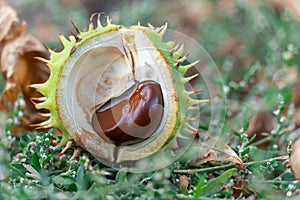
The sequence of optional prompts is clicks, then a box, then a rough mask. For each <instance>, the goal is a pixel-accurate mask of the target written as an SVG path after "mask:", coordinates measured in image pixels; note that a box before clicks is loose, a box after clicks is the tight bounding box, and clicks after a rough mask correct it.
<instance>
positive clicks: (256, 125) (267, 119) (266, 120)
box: [246, 111, 275, 149]
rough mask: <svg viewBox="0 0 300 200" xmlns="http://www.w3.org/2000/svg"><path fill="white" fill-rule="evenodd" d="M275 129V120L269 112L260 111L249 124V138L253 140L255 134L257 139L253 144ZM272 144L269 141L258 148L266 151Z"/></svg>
mask: <svg viewBox="0 0 300 200" xmlns="http://www.w3.org/2000/svg"><path fill="white" fill-rule="evenodd" d="M274 127H275V118H274V117H273V116H272V114H271V113H270V112H269V111H259V112H258V113H256V114H255V115H254V116H253V117H252V118H251V119H250V122H249V128H248V130H247V131H246V133H247V134H248V137H249V138H251V137H252V136H253V135H254V134H256V137H255V139H254V141H253V142H257V141H259V140H261V139H263V138H265V137H266V136H265V135H263V133H271V131H272V130H273V129H274ZM269 144H270V141H269V140H267V141H265V142H263V143H262V144H260V145H258V146H257V147H258V148H260V149H266V148H267V147H268V146H269Z"/></svg>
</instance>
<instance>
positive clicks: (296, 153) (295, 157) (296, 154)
mask: <svg viewBox="0 0 300 200" xmlns="http://www.w3.org/2000/svg"><path fill="white" fill-rule="evenodd" d="M290 164H291V168H292V170H293V172H294V174H295V177H296V179H300V137H299V138H298V140H297V141H296V143H295V144H294V148H293V152H292V154H291V157H290Z"/></svg>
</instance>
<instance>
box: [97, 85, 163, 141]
mask: <svg viewBox="0 0 300 200" xmlns="http://www.w3.org/2000/svg"><path fill="white" fill-rule="evenodd" d="M133 87H135V86H133ZM129 90H132V88H130V89H129ZM125 93H126V94H127V95H128V92H125ZM118 98H120V99H122V100H121V101H118V102H117V103H116V104H112V103H111V101H109V102H108V103H106V104H105V105H104V106H102V107H100V108H99V109H98V110H97V111H96V112H95V113H94V114H93V116H92V126H93V128H94V130H95V131H96V133H97V134H98V135H99V136H101V137H102V138H103V139H105V140H106V141H108V142H111V143H113V144H115V145H117V146H120V145H131V144H136V143H139V142H141V141H143V140H145V139H147V138H149V137H151V136H152V135H153V134H154V132H155V130H156V129H157V128H158V127H159V124H160V123H161V120H162V117H163V112H164V102H163V95H162V91H161V88H160V85H159V84H158V83H156V82H154V81H151V80H147V81H143V82H141V83H138V85H137V87H136V89H135V91H133V93H132V94H131V96H129V98H128V97H127V99H126V98H125V99H124V97H122V95H121V97H118ZM109 104H110V105H109ZM103 107H105V109H104V108H103Z"/></svg>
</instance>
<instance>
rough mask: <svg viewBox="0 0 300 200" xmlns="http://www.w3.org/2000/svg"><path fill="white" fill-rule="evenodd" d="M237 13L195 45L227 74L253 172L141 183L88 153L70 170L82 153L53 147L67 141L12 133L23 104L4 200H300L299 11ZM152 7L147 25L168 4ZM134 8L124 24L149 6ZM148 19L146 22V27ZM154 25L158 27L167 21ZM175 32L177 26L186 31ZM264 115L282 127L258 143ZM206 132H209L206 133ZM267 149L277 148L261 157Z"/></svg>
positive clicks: (171, 172)
mask: <svg viewBox="0 0 300 200" xmlns="http://www.w3.org/2000/svg"><path fill="white" fill-rule="evenodd" d="M141 2H142V3H141V4H143V3H144V4H145V2H146V4H147V2H148V1H141ZM136 3H137V2H136ZM148 3H149V2H148ZM236 5H237V9H236V11H235V12H234V13H233V14H231V15H229V16H225V17H224V16H222V15H220V16H219V15H218V14H215V16H214V17H212V18H207V19H204V20H202V21H201V22H199V24H198V27H197V30H198V31H199V37H198V38H195V39H197V40H198V41H199V43H200V44H201V45H202V46H203V47H204V48H205V49H206V50H207V51H208V53H209V54H210V55H211V56H212V58H213V60H214V61H215V62H216V64H217V66H218V68H219V70H220V72H221V74H222V78H223V80H224V86H223V87H224V89H225V90H226V95H227V105H228V107H227V114H226V124H225V127H224V129H223V132H222V133H220V134H221V135H222V138H226V139H224V140H225V141H224V142H225V143H227V144H229V145H230V146H231V147H232V148H233V149H234V151H235V152H236V153H237V154H238V155H239V156H240V157H241V158H242V159H243V161H244V163H245V166H246V167H247V171H243V170H241V169H238V168H236V166H235V165H234V164H231V163H228V162H216V161H212V162H210V163H206V164H202V165H201V166H197V167H195V166H190V164H189V163H188V162H187V161H185V160H184V159H180V160H178V161H176V162H174V163H173V164H172V165H170V166H168V167H166V168H163V169H161V170H157V171H153V172H149V173H139V174H132V173H127V172H124V171H122V170H120V171H118V170H116V169H112V168H108V167H106V166H104V165H102V164H101V163H98V162H97V161H96V160H95V159H94V158H93V157H92V156H91V155H90V154H89V153H88V152H85V151H84V150H82V152H81V155H80V156H79V158H77V159H75V160H72V161H69V160H70V158H71V156H72V155H73V153H74V149H70V150H68V151H67V152H66V153H65V154H63V155H60V154H59V152H60V151H61V149H55V148H54V147H53V145H52V144H53V143H59V141H60V139H61V137H59V136H53V135H52V130H49V132H36V131H32V132H29V133H24V134H23V135H20V136H14V135H11V134H10V132H9V130H10V128H11V127H12V126H14V125H15V123H17V119H18V116H19V115H20V113H21V112H22V110H23V103H22V97H21V96H20V98H19V100H18V102H17V103H16V104H15V105H14V106H11V111H10V112H9V113H8V114H7V115H5V116H1V117H2V120H1V121H3V122H5V124H4V127H3V128H4V131H3V134H2V135H0V141H1V143H0V152H2V153H0V155H1V157H0V175H1V172H2V175H3V177H2V178H1V176H0V199H198V198H200V199H218V198H221V199H246V198H247V197H249V196H252V197H254V198H255V199H286V198H291V199H296V198H299V194H300V182H299V181H298V180H295V177H294V175H293V173H292V172H291V169H290V168H289V167H288V166H287V161H288V158H289V155H290V152H291V149H292V148H293V146H292V144H293V141H294V140H295V139H296V137H297V131H298V130H297V129H295V128H294V123H293V116H294V106H293V103H292V86H293V82H292V81H290V80H289V79H288V78H286V77H287V76H288V75H289V74H288V73H290V72H288V69H292V68H295V69H296V71H298V76H299V75H300V71H299V70H300V68H299V66H300V62H299V61H300V55H299V54H298V49H299V47H300V34H299V30H300V25H299V23H298V22H296V21H295V20H293V18H292V16H291V13H290V12H289V11H287V10H284V11H282V12H278V11H276V10H274V9H272V8H271V7H270V6H269V5H268V4H263V5H261V6H259V7H254V6H249V5H247V4H245V3H242V1H237V4H236ZM151 6H152V7H150V8H151V9H149V10H148V11H147V13H146V14H147V16H153V15H154V14H155V13H157V10H158V9H159V5H158V4H153V5H151ZM153 6H154V7H155V8H156V9H155V8H153ZM129 7H130V6H129ZM130 8H131V9H132V13H131V12H127V11H123V10H121V11H120V13H119V15H120V16H124V18H122V17H121V18H120V19H121V21H122V20H124V19H126V18H130V21H137V20H138V19H139V15H140V13H139V12H138V11H137V9H139V4H138V3H137V4H136V5H134V6H133V5H132V6H131V7H130ZM158 15H159V14H158ZM146 20H147V19H144V18H142V19H141V21H142V23H145V22H146ZM151 20H153V22H152V23H155V22H158V21H159V16H156V17H152V18H151ZM115 23H116V22H115ZM124 23H128V21H127V22H124ZM170 24H171V26H176V22H172V21H171V22H170ZM200 30H201V31H200ZM232 38H234V39H235V40H237V41H239V43H240V44H242V45H241V46H240V47H238V48H239V50H238V51H236V52H234V53H232V54H226V53H223V54H222V53H220V51H219V47H220V46H221V44H224V43H226V41H228V40H230V39H232ZM249 57H251V61H250V62H247V61H246V60H247V59H248V58H249ZM1 82H2V83H3V80H1ZM233 105H235V106H233ZM257 106H261V108H263V109H264V110H265V111H267V112H269V113H270V114H271V116H272V117H273V119H274V121H275V123H276V126H275V127H274V128H273V130H272V131H271V134H270V133H266V134H263V135H264V136H265V137H263V138H262V139H260V140H256V141H255V142H254V143H252V141H253V140H254V139H255V136H253V137H252V138H251V137H248V135H247V133H246V130H247V129H248V128H249V123H250V119H251V117H252V116H253V115H254V114H255V113H256V112H257V110H256V109H253V108H256V107H257ZM205 127H208V124H201V128H204V129H205ZM266 140H268V141H269V143H268V145H266V146H265V148H264V149H260V148H258V145H260V144H261V143H263V142H264V141H266Z"/></svg>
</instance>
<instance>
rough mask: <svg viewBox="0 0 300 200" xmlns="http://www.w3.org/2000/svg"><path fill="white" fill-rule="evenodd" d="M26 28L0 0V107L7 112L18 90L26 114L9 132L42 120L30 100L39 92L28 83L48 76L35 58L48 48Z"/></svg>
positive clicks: (23, 128)
mask: <svg viewBox="0 0 300 200" xmlns="http://www.w3.org/2000/svg"><path fill="white" fill-rule="evenodd" d="M26 28H27V27H26V24H25V23H24V22H21V21H20V20H19V18H18V16H17V14H16V12H15V10H13V9H12V8H11V7H10V6H8V5H7V4H6V3H5V2H4V1H3V0H0V52H1V55H0V56H1V57H0V70H1V73H2V75H3V77H4V79H5V81H6V86H5V88H4V91H3V92H2V94H1V97H0V111H2V112H8V111H9V109H8V104H9V103H10V104H12V105H14V103H15V102H16V101H17V98H18V95H19V94H22V96H23V98H24V101H25V104H26V106H25V110H24V112H25V115H24V116H23V117H21V118H20V119H19V122H20V123H19V125H17V126H16V127H14V128H13V129H12V130H11V132H12V133H20V132H24V131H26V130H29V129H32V128H31V127H30V125H31V124H35V123H39V122H41V121H44V120H45V119H44V118H43V117H41V116H40V115H38V111H37V110H36V109H35V107H34V105H33V104H32V102H31V101H30V98H31V97H39V96H40V94H39V93H38V92H36V91H35V90H34V89H32V88H29V87H27V86H28V85H30V84H33V83H41V82H44V81H46V80H47V79H48V76H49V70H48V68H47V66H46V65H45V64H44V63H41V62H40V61H38V60H35V59H34V57H48V52H47V50H46V49H45V47H44V46H43V45H42V44H41V42H39V41H38V40H37V39H35V38H34V37H33V36H32V35H30V34H28V33H27V30H26Z"/></svg>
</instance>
